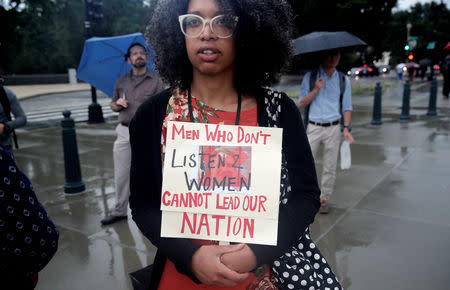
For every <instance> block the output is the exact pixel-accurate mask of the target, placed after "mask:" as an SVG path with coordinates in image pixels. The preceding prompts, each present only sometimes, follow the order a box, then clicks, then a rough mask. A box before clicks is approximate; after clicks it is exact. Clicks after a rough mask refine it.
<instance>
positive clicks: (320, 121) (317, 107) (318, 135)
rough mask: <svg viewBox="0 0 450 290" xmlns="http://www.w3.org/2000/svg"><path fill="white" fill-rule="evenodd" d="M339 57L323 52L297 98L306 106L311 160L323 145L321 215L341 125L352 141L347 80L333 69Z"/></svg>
mask: <svg viewBox="0 0 450 290" xmlns="http://www.w3.org/2000/svg"><path fill="white" fill-rule="evenodd" d="M339 60H340V51H339V49H332V50H328V51H325V52H323V55H322V65H321V66H320V67H319V68H318V69H317V70H314V71H312V72H308V73H306V75H305V76H304V78H303V81H302V85H301V90H300V98H299V106H300V107H303V108H305V116H304V119H305V127H306V126H307V127H306V129H307V130H306V133H307V135H308V139H309V144H310V145H311V150H312V153H313V155H314V159H317V152H318V149H319V145H320V144H321V143H323V145H324V154H323V170H322V180H321V191H322V193H321V195H320V202H321V207H320V213H324V214H325V213H328V211H329V206H328V201H329V199H330V197H331V194H332V193H333V187H334V182H335V180H336V164H337V160H338V152H339V144H340V140H341V126H342V128H343V130H342V133H343V136H344V138H345V140H347V142H348V143H350V144H352V143H353V141H354V139H353V136H352V134H351V133H350V131H351V126H350V121H351V114H352V100H351V97H352V96H351V87H350V80H349V79H348V78H347V77H346V76H345V75H344V74H342V73H340V72H338V71H337V70H336V66H337V65H338V63H339ZM341 119H342V120H341ZM339 124H341V126H339Z"/></svg>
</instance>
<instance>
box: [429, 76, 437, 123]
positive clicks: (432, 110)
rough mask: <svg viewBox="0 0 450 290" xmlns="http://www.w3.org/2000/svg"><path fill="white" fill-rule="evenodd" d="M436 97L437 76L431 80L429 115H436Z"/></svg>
mask: <svg viewBox="0 0 450 290" xmlns="http://www.w3.org/2000/svg"><path fill="white" fill-rule="evenodd" d="M436 98H437V81H436V78H433V79H432V80H431V86H430V102H429V103H428V112H427V116H436V115H437V113H436Z"/></svg>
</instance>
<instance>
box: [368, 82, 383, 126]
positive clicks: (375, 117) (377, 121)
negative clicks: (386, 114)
mask: <svg viewBox="0 0 450 290" xmlns="http://www.w3.org/2000/svg"><path fill="white" fill-rule="evenodd" d="M370 124H372V125H381V124H383V122H382V121H381V85H380V83H379V82H377V85H376V86H375V94H374V99H373V114H372V122H371V123H370Z"/></svg>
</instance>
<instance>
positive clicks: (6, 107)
mask: <svg viewBox="0 0 450 290" xmlns="http://www.w3.org/2000/svg"><path fill="white" fill-rule="evenodd" d="M0 103H1V104H2V107H3V111H4V112H5V115H6V118H7V119H8V121H11V104H10V103H9V99H8V96H7V95H6V91H5V89H4V88H3V86H1V88H0Z"/></svg>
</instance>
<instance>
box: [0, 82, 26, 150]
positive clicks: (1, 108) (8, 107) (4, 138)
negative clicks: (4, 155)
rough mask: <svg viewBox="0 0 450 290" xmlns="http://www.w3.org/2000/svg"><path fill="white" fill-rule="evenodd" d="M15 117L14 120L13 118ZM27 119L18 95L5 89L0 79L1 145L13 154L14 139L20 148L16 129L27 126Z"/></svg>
mask: <svg viewBox="0 0 450 290" xmlns="http://www.w3.org/2000/svg"><path fill="white" fill-rule="evenodd" d="M11 113H12V114H13V115H14V120H13V119H12V118H11ZM26 123H27V117H26V116H25V113H24V112H23V109H22V107H21V106H20V104H19V101H18V100H17V97H16V95H15V94H14V93H13V92H12V91H11V90H9V89H7V88H5V87H3V78H2V77H0V145H2V146H3V147H5V148H6V149H8V150H9V151H10V152H12V146H13V145H12V140H11V137H12V139H13V140H14V143H15V146H16V148H18V144H17V138H16V135H15V132H14V129H16V128H19V127H22V126H25V124H26Z"/></svg>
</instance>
